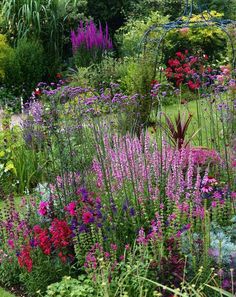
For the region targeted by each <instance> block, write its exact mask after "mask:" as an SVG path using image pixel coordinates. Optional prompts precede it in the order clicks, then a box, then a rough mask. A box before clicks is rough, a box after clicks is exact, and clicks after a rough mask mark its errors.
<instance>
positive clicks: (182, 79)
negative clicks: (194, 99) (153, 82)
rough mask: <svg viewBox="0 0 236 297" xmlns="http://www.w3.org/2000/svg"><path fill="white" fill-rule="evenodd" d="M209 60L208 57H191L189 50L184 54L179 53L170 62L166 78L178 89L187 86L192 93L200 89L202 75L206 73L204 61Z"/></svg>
mask: <svg viewBox="0 0 236 297" xmlns="http://www.w3.org/2000/svg"><path fill="white" fill-rule="evenodd" d="M207 59H208V57H207V56H206V55H203V56H202V57H200V56H189V55H188V51H187V50H186V51H185V52H184V53H181V52H177V53H176V57H175V58H171V59H169V60H168V67H167V69H166V77H167V78H168V79H169V80H170V81H173V82H174V84H175V85H176V86H177V87H179V86H180V85H181V84H186V85H187V86H188V87H189V89H190V90H192V91H194V90H196V89H199V88H200V86H201V75H202V73H203V72H204V66H203V65H204V61H205V60H207Z"/></svg>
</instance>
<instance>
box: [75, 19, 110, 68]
mask: <svg viewBox="0 0 236 297" xmlns="http://www.w3.org/2000/svg"><path fill="white" fill-rule="evenodd" d="M71 42H72V49H73V53H74V55H75V61H76V64H77V66H88V65H89V64H91V63H97V62H99V61H101V59H102V56H103V54H104V53H105V52H107V51H109V50H111V49H112V47H113V45H112V41H111V39H110V37H109V32H108V25H106V29H105V33H103V30H102V26H101V24H99V29H97V28H96V26H95V24H94V22H93V21H90V22H89V23H86V25H85V26H84V25H83V22H82V21H81V22H80V26H79V27H78V29H77V32H75V31H71Z"/></svg>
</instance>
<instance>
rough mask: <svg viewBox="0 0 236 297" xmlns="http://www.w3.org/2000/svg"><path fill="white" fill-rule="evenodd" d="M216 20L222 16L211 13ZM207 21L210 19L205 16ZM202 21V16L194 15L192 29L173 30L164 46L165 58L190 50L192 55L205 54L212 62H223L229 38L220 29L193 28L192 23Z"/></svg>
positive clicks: (214, 12)
mask: <svg viewBox="0 0 236 297" xmlns="http://www.w3.org/2000/svg"><path fill="white" fill-rule="evenodd" d="M211 15H212V16H214V18H221V17H222V14H220V13H217V12H216V11H211ZM205 17H206V19H207V18H209V16H208V15H207V14H205ZM199 20H201V15H193V17H192V18H191V21H190V28H183V29H179V30H177V29H176V30H172V31H170V32H169V33H168V34H167V37H166V39H165V41H164V45H163V53H164V55H165V58H166V59H168V58H170V57H173V56H174V55H175V53H176V52H177V51H179V50H183V49H190V52H191V53H192V54H195V53H197V52H199V51H200V52H204V53H205V54H207V55H208V56H209V58H210V60H211V61H212V60H214V61H215V60H221V59H222V58H223V57H225V51H226V48H227V47H226V42H227V36H226V34H224V33H223V31H222V30H221V29H220V28H217V27H210V26H209V27H204V28H194V27H191V22H196V21H199Z"/></svg>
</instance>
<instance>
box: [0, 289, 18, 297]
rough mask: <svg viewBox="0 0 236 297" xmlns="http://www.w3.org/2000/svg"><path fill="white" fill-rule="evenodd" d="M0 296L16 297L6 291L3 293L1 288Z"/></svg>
mask: <svg viewBox="0 0 236 297" xmlns="http://www.w3.org/2000/svg"><path fill="white" fill-rule="evenodd" d="M0 296H1V297H16V295H13V294H11V293H9V292H7V291H5V290H4V289H3V288H1V287H0Z"/></svg>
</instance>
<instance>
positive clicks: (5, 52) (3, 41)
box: [0, 34, 13, 82]
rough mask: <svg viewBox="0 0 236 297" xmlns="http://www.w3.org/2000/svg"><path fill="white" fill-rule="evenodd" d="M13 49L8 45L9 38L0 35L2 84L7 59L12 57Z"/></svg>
mask: <svg viewBox="0 0 236 297" xmlns="http://www.w3.org/2000/svg"><path fill="white" fill-rule="evenodd" d="M12 51H13V49H12V48H11V47H10V46H9V45H8V43H7V38H6V36H4V35H3V34H0V82H1V81H2V80H3V79H4V77H5V71H4V70H5V69H4V65H5V62H6V59H7V58H8V57H9V56H10V55H11V53H12Z"/></svg>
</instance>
